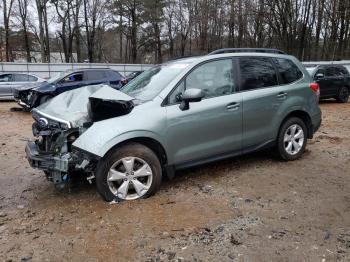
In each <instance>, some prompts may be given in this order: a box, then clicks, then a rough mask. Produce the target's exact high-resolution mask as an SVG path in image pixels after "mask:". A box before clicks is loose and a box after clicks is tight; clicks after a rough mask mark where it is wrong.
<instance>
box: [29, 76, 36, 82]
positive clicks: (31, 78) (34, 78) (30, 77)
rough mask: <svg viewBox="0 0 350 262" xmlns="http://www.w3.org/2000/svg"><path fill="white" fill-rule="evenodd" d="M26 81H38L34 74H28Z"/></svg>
mask: <svg viewBox="0 0 350 262" xmlns="http://www.w3.org/2000/svg"><path fill="white" fill-rule="evenodd" d="M28 81H29V82H36V81H38V78H37V77H35V76H28Z"/></svg>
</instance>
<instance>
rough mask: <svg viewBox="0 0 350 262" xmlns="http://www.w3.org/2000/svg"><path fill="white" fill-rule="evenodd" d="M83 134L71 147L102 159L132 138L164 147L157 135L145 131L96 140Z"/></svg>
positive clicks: (94, 137)
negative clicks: (145, 140) (157, 143)
mask: <svg viewBox="0 0 350 262" xmlns="http://www.w3.org/2000/svg"><path fill="white" fill-rule="evenodd" d="M84 134H85V133H84ZM84 134H83V135H82V136H80V137H79V138H78V139H77V140H76V141H75V142H74V144H73V146H74V147H75V148H78V149H81V150H84V151H86V152H89V153H91V154H93V155H96V156H99V157H103V156H104V155H105V154H106V153H107V152H108V151H109V150H110V149H112V148H113V147H114V146H115V145H118V144H120V143H122V142H124V141H127V140H130V139H133V138H140V137H142V138H151V139H154V140H156V141H158V142H159V143H160V144H162V145H164V141H162V138H161V136H160V135H159V134H156V133H154V132H150V131H147V130H136V131H130V132H126V133H122V134H118V135H116V134H114V136H103V137H99V138H98V139H96V136H92V137H91V136H90V135H89V134H87V135H84Z"/></svg>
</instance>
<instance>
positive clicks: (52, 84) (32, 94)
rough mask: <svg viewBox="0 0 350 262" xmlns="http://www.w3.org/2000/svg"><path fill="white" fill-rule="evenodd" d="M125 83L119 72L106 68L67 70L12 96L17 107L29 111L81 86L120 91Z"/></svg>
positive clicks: (24, 88)
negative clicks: (100, 85)
mask: <svg viewBox="0 0 350 262" xmlns="http://www.w3.org/2000/svg"><path fill="white" fill-rule="evenodd" d="M126 83H127V80H126V79H125V78H124V77H123V76H122V75H121V74H120V73H119V72H117V71H114V70H112V69H108V68H102V69H101V68H89V69H77V70H68V71H64V72H61V73H59V74H57V75H56V76H54V77H52V78H50V79H49V80H47V81H45V82H42V83H37V84H28V85H23V86H21V87H17V88H15V89H13V96H14V98H15V100H16V101H17V102H18V104H19V105H21V106H22V107H24V108H25V109H28V110H30V109H32V108H34V107H37V106H39V105H41V104H43V103H45V102H46V101H48V100H50V99H51V98H53V97H55V96H57V95H59V94H61V93H63V92H66V91H69V90H73V89H77V88H80V87H83V86H87V85H97V84H107V85H110V86H111V87H112V88H115V89H120V88H121V87H122V86H124V85H125V84H126Z"/></svg>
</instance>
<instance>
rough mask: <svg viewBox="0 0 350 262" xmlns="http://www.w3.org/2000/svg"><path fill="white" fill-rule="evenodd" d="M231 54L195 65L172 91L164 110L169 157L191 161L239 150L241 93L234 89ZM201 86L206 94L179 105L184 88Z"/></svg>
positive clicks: (175, 162)
mask: <svg viewBox="0 0 350 262" xmlns="http://www.w3.org/2000/svg"><path fill="white" fill-rule="evenodd" d="M235 78H236V77H235V72H234V70H233V61H232V59H231V58H226V59H221V60H214V61H209V62H206V63H204V64H201V65H199V66H197V67H196V68H195V69H194V70H192V71H191V72H190V73H189V74H188V75H187V77H185V78H184V79H183V80H182V81H181V82H180V83H179V85H178V86H177V88H176V89H175V90H174V91H173V92H172V93H171V95H170V97H169V101H168V103H169V105H168V106H167V107H166V113H167V135H166V137H167V139H168V141H167V144H168V148H169V157H170V158H171V159H170V161H171V162H172V163H173V164H185V163H190V162H191V161H199V160H205V159H209V158H215V157H220V156H223V155H226V154H235V153H237V154H238V153H240V151H241V142H242V96H241V94H240V93H236V86H237V84H236V80H235ZM190 88H198V89H202V90H203V92H204V93H205V97H204V99H203V100H202V101H200V102H194V103H190V108H189V110H185V111H182V110H181V109H180V108H179V101H180V100H181V93H182V92H183V91H184V90H185V89H190Z"/></svg>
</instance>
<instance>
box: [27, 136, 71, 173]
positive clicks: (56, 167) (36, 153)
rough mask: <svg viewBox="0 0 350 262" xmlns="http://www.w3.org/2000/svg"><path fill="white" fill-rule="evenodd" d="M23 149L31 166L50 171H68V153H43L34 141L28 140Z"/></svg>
mask: <svg viewBox="0 0 350 262" xmlns="http://www.w3.org/2000/svg"><path fill="white" fill-rule="evenodd" d="M25 151H26V155H27V159H28V162H29V164H30V166H31V167H32V168H36V169H40V170H45V171H51V172H59V173H68V170H69V164H70V162H71V161H72V160H71V156H70V154H69V153H67V154H65V155H63V156H60V157H58V156H53V155H52V154H47V153H43V152H41V151H40V149H39V148H38V146H37V145H36V144H35V142H28V143H27V145H26V149H25Z"/></svg>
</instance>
